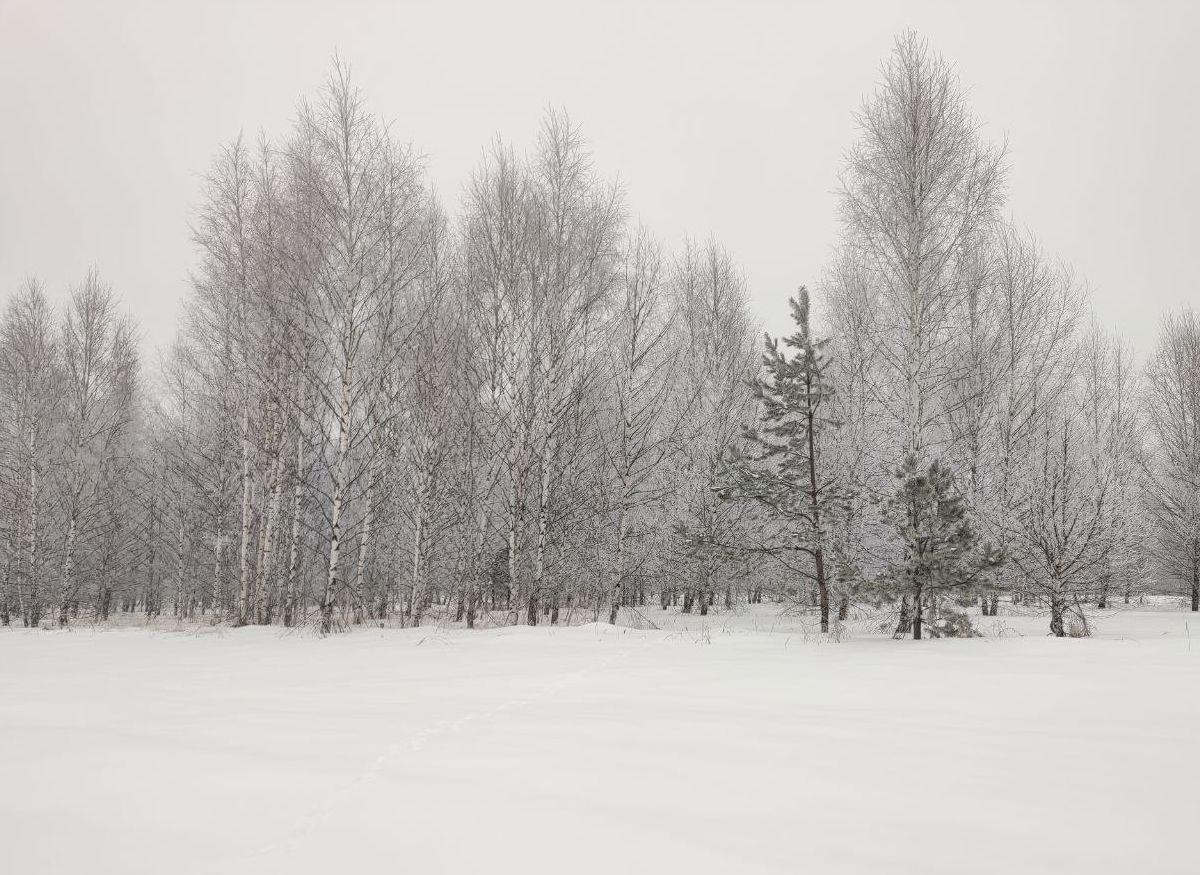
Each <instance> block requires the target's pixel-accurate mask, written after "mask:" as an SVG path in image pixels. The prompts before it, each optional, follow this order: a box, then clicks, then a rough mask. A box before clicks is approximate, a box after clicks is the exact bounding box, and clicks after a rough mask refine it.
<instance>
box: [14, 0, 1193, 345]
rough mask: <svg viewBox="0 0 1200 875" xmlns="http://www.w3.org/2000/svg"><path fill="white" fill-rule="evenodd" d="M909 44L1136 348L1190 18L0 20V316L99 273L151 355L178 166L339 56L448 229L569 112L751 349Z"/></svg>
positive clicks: (42, 9) (123, 14)
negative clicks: (479, 190)
mask: <svg viewBox="0 0 1200 875" xmlns="http://www.w3.org/2000/svg"><path fill="white" fill-rule="evenodd" d="M906 27H912V28H915V29H916V30H918V31H919V32H921V33H922V34H924V35H925V36H927V37H928V38H929V40H930V42H931V43H932V45H933V46H934V48H936V49H937V50H938V51H940V52H942V53H943V54H944V55H945V56H946V57H947V58H948V59H950V60H951V61H952V62H954V63H955V64H956V65H957V67H958V69H959V71H960V74H961V76H962V79H963V82H964V84H965V85H966V86H967V87H968V89H969V94H970V100H971V103H972V105H973V107H974V110H975V112H976V114H977V115H978V116H979V118H980V119H981V120H982V121H983V122H984V123H985V125H986V131H987V134H988V136H989V137H992V138H995V139H999V138H1001V137H1003V136H1005V135H1007V136H1008V138H1009V144H1010V163H1011V173H1010V183H1009V192H1010V195H1009V201H1008V207H1007V209H1008V211H1009V212H1010V213H1011V215H1012V216H1013V217H1014V218H1016V219H1017V220H1018V221H1020V222H1022V223H1024V224H1026V225H1028V226H1029V227H1030V228H1032V229H1033V230H1034V231H1036V232H1037V233H1038V234H1039V236H1040V237H1041V238H1042V240H1043V241H1044V243H1045V245H1046V247H1047V249H1048V250H1050V251H1051V252H1053V253H1055V254H1056V255H1058V256H1059V257H1061V258H1063V259H1064V260H1066V261H1069V262H1070V263H1071V264H1073V265H1074V266H1075V268H1076V270H1077V271H1078V272H1079V273H1080V274H1081V275H1082V276H1084V277H1086V279H1087V280H1088V282H1089V285H1090V286H1091V289H1092V297H1093V303H1094V309H1095V312H1096V314H1097V316H1098V317H1099V319H1100V320H1101V321H1102V322H1103V323H1105V324H1107V325H1109V326H1111V327H1114V328H1116V329H1118V330H1119V331H1121V332H1122V333H1124V334H1125V335H1126V336H1127V337H1128V338H1129V339H1130V340H1132V341H1133V343H1134V344H1135V346H1136V347H1137V348H1138V350H1139V353H1141V354H1143V355H1144V353H1145V352H1146V351H1148V349H1149V347H1150V345H1151V344H1152V343H1153V338H1154V335H1155V331H1156V327H1157V323H1158V320H1159V318H1160V316H1161V314H1162V312H1163V311H1164V310H1165V309H1167V308H1170V307H1178V306H1181V305H1183V304H1185V303H1191V304H1192V305H1193V306H1196V305H1200V281H1198V279H1197V276H1198V275H1200V267H1198V265H1197V254H1198V253H1200V221H1198V220H1197V213H1196V210H1197V208H1198V207H1200V152H1198V151H1197V144H1198V142H1200V60H1198V59H1200V50H1198V49H1197V43H1198V40H1200V2H1190V0H1181V2H1174V3H1172V2H1165V0H1163V2H1146V0H1142V2H1126V3H1106V2H1097V0H1091V2H1017V0H1006V2H1002V3H996V2H993V3H967V2H943V3H933V2H924V3H922V2H913V3H901V2H877V3H871V2H841V3H833V2H830V3H802V2H790V3H783V2H779V3H765V2H763V3H754V2H740V3H738V2H728V3H652V2H644V3H630V4H626V3H619V2H603V0H593V2H590V3H581V4H575V3H567V2H559V3H554V2H548V3H528V2H519V0H503V2H492V3H484V2H480V3H477V4H454V3H448V2H443V3H424V2H420V3H418V2H373V3H372V2H358V3H353V2H333V0H326V2H298V0H297V2H283V0H280V2H251V0H246V2H240V3H238V2H230V3H226V2H201V0H192V2H188V3H177V2H170V0H158V2H147V3H132V2H118V0H106V2H78V3H67V2H52V0H0V120H2V122H0V125H2V126H0V297H4V296H7V295H8V294H10V293H11V292H12V291H14V290H15V289H16V288H17V287H18V285H19V284H20V283H21V281H22V280H23V278H24V277H26V276H28V275H30V274H35V275H37V276H38V277H40V278H41V279H42V280H43V281H44V282H45V283H46V285H47V286H48V287H49V288H50V290H51V291H52V292H54V293H55V294H62V293H63V291H64V290H65V289H66V287H67V286H68V284H70V283H72V282H76V281H78V280H79V278H81V277H82V276H83V274H84V273H85V272H86V270H87V269H88V268H89V267H90V266H95V267H96V268H97V269H99V271H100V272H101V274H102V275H103V277H104V278H106V279H107V280H108V281H110V282H111V283H112V284H113V285H114V286H115V287H116V288H117V290H118V291H119V292H120V294H121V295H122V296H123V297H124V299H125V300H126V301H127V302H128V308H129V309H130V310H131V311H132V312H133V313H134V315H135V316H136V317H137V319H138V320H139V322H140V323H141V325H142V326H143V330H144V333H145V337H146V341H147V344H148V345H151V346H153V345H159V344H165V343H166V342H168V341H169V340H170V339H171V337H172V336H173V334H174V331H175V325H176V321H177V319H178V316H179V313H180V303H181V300H182V298H183V296H184V294H185V291H186V288H187V284H188V272H189V270H190V269H191V268H192V267H193V266H194V264H195V255H194V252H193V249H192V245H191V242H190V240H189V231H188V220H189V216H190V214H191V209H192V207H193V206H194V205H195V203H196V199H197V193H198V190H199V184H200V182H199V180H200V176H201V174H202V173H203V172H204V171H205V169H206V168H207V167H208V165H209V162H210V160H211V158H212V156H213V154H214V153H215V151H216V150H217V148H218V147H219V145H220V144H221V143H223V142H226V141H228V140H230V139H232V138H233V137H234V136H236V135H237V133H238V132H239V131H240V130H244V131H245V132H246V133H247V134H250V135H256V134H257V133H258V132H259V131H260V130H265V131H266V132H267V133H268V134H282V133H283V132H285V131H286V129H287V126H288V123H289V121H290V119H291V117H292V115H293V111H294V107H295V105H296V102H297V100H298V98H299V97H300V96H301V95H303V94H311V93H313V92H314V91H315V90H316V89H317V88H318V87H319V86H320V84H321V83H322V81H323V79H324V77H325V76H326V74H327V72H328V69H329V62H330V58H331V56H332V54H333V53H334V51H335V50H336V51H337V52H338V53H340V54H341V55H342V56H343V57H344V58H345V59H346V60H348V61H349V62H350V64H351V65H352V68H353V71H354V77H355V80H356V83H357V84H358V85H359V87H360V88H361V89H362V90H363V91H364V92H365V94H366V96H367V98H368V100H369V103H370V105H371V107H372V108H373V109H374V110H375V111H376V112H377V113H378V114H379V115H381V116H383V117H384V118H385V119H388V120H390V121H391V122H392V124H393V128H394V130H395V131H396V132H397V134H398V135H399V136H400V137H402V138H403V139H407V140H411V141H412V142H413V144H414V145H415V146H416V147H417V149H418V150H419V151H421V152H422V153H424V154H425V155H427V156H428V159H427V161H428V168H429V173H430V177H431V179H432V180H433V181H434V183H435V184H436V185H437V187H438V188H439V189H440V191H441V192H442V194H443V196H444V197H445V199H446V200H447V202H448V206H449V207H450V208H451V209H452V210H453V209H455V207H456V204H457V201H458V198H459V193H460V190H461V187H462V184H463V182H464V180H465V179H466V177H467V175H468V173H469V172H470V171H471V169H472V168H473V167H474V166H475V165H476V164H477V163H478V161H479V158H480V155H481V151H482V148H483V146H484V145H485V144H486V143H487V142H488V141H489V140H490V138H491V137H492V136H493V135H495V134H497V133H499V134H501V135H503V136H504V137H505V138H507V139H509V140H511V141H513V142H514V143H515V144H516V145H518V146H519V147H521V148H524V147H525V146H526V145H528V144H529V143H531V141H532V138H533V135H534V133H535V131H536V128H537V125H538V123H539V120H540V117H541V115H542V113H543V111H544V110H545V108H546V107H548V106H551V105H554V106H563V107H565V108H566V109H567V110H568V111H569V112H570V114H571V116H572V118H573V120H574V121H576V122H577V123H579V124H580V125H582V127H583V130H584V133H585V135H586V136H587V137H588V139H589V140H590V141H591V143H592V146H593V149H594V153H595V158H596V163H597V165H598V167H599V168H600V169H601V170H603V171H605V172H606V173H609V174H616V175H619V176H620V178H621V179H622V180H623V181H624V184H625V186H626V190H627V195H628V203H629V206H630V208H631V210H632V211H633V212H634V213H635V214H636V215H637V216H639V217H640V218H641V219H642V221H644V222H645V223H646V224H647V225H649V226H650V227H651V228H652V229H653V230H654V231H655V232H656V233H657V234H658V236H659V237H661V238H662V239H663V240H664V241H665V242H667V243H668V244H670V245H675V244H677V243H678V242H679V241H680V240H681V239H682V238H683V237H684V236H685V235H693V236H696V237H705V236H707V235H708V234H710V233H711V234H714V235H716V237H718V238H719V239H720V240H721V241H722V242H724V243H725V244H726V246H727V247H728V248H729V249H730V251H731V252H732V253H733V254H734V255H735V256H736V257H737V258H738V259H739V261H740V262H741V263H742V264H743V266H744V268H745V272H746V275H747V278H748V280H749V283H750V287H751V293H752V296H753V299H754V304H755V307H756V310H757V311H758V314H759V316H760V317H761V318H762V320H763V321H764V323H765V324H766V325H767V326H769V327H771V328H773V329H776V328H779V327H782V326H783V324H784V319H785V315H786V305H785V301H786V298H787V296H788V295H789V294H790V293H791V292H792V291H793V290H794V288H795V287H796V286H797V285H798V284H800V283H804V282H809V283H812V282H814V281H816V279H817V278H818V276H819V274H820V271H821V268H822V266H823V265H824V264H825V263H826V262H827V260H828V257H829V253H830V250H831V247H832V246H833V244H834V243H835V241H836V234H837V214H836V197H835V196H834V191H835V189H836V186H837V174H838V170H839V167H840V164H841V158H842V155H843V154H844V151H845V149H846V148H847V146H848V145H849V144H850V143H851V142H852V140H853V137H854V127H853V119H852V113H853V111H854V110H855V109H856V107H857V106H858V105H859V104H860V102H861V100H862V98H863V97H864V96H865V95H866V94H868V93H869V92H870V91H871V90H872V88H873V86H874V83H875V81H876V79H877V75H878V69H879V63H880V61H881V59H882V58H883V56H884V55H886V54H887V52H888V51H889V49H890V47H891V44H892V40H893V38H894V36H895V34H896V33H897V32H899V31H900V30H902V29H904V28H906Z"/></svg>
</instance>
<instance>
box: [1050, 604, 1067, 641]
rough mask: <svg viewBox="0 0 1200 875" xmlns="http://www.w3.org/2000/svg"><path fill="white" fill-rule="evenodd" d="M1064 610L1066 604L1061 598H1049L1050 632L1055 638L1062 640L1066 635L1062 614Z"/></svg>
mask: <svg viewBox="0 0 1200 875" xmlns="http://www.w3.org/2000/svg"><path fill="white" fill-rule="evenodd" d="M1065 610H1066V604H1065V603H1064V602H1063V600H1062V597H1061V596H1059V595H1057V594H1054V595H1052V596H1050V631H1051V633H1053V635H1054V637H1055V638H1063V637H1065V636H1066V634H1067V630H1066V626H1065V625H1064V624H1063V613H1064V611H1065Z"/></svg>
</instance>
